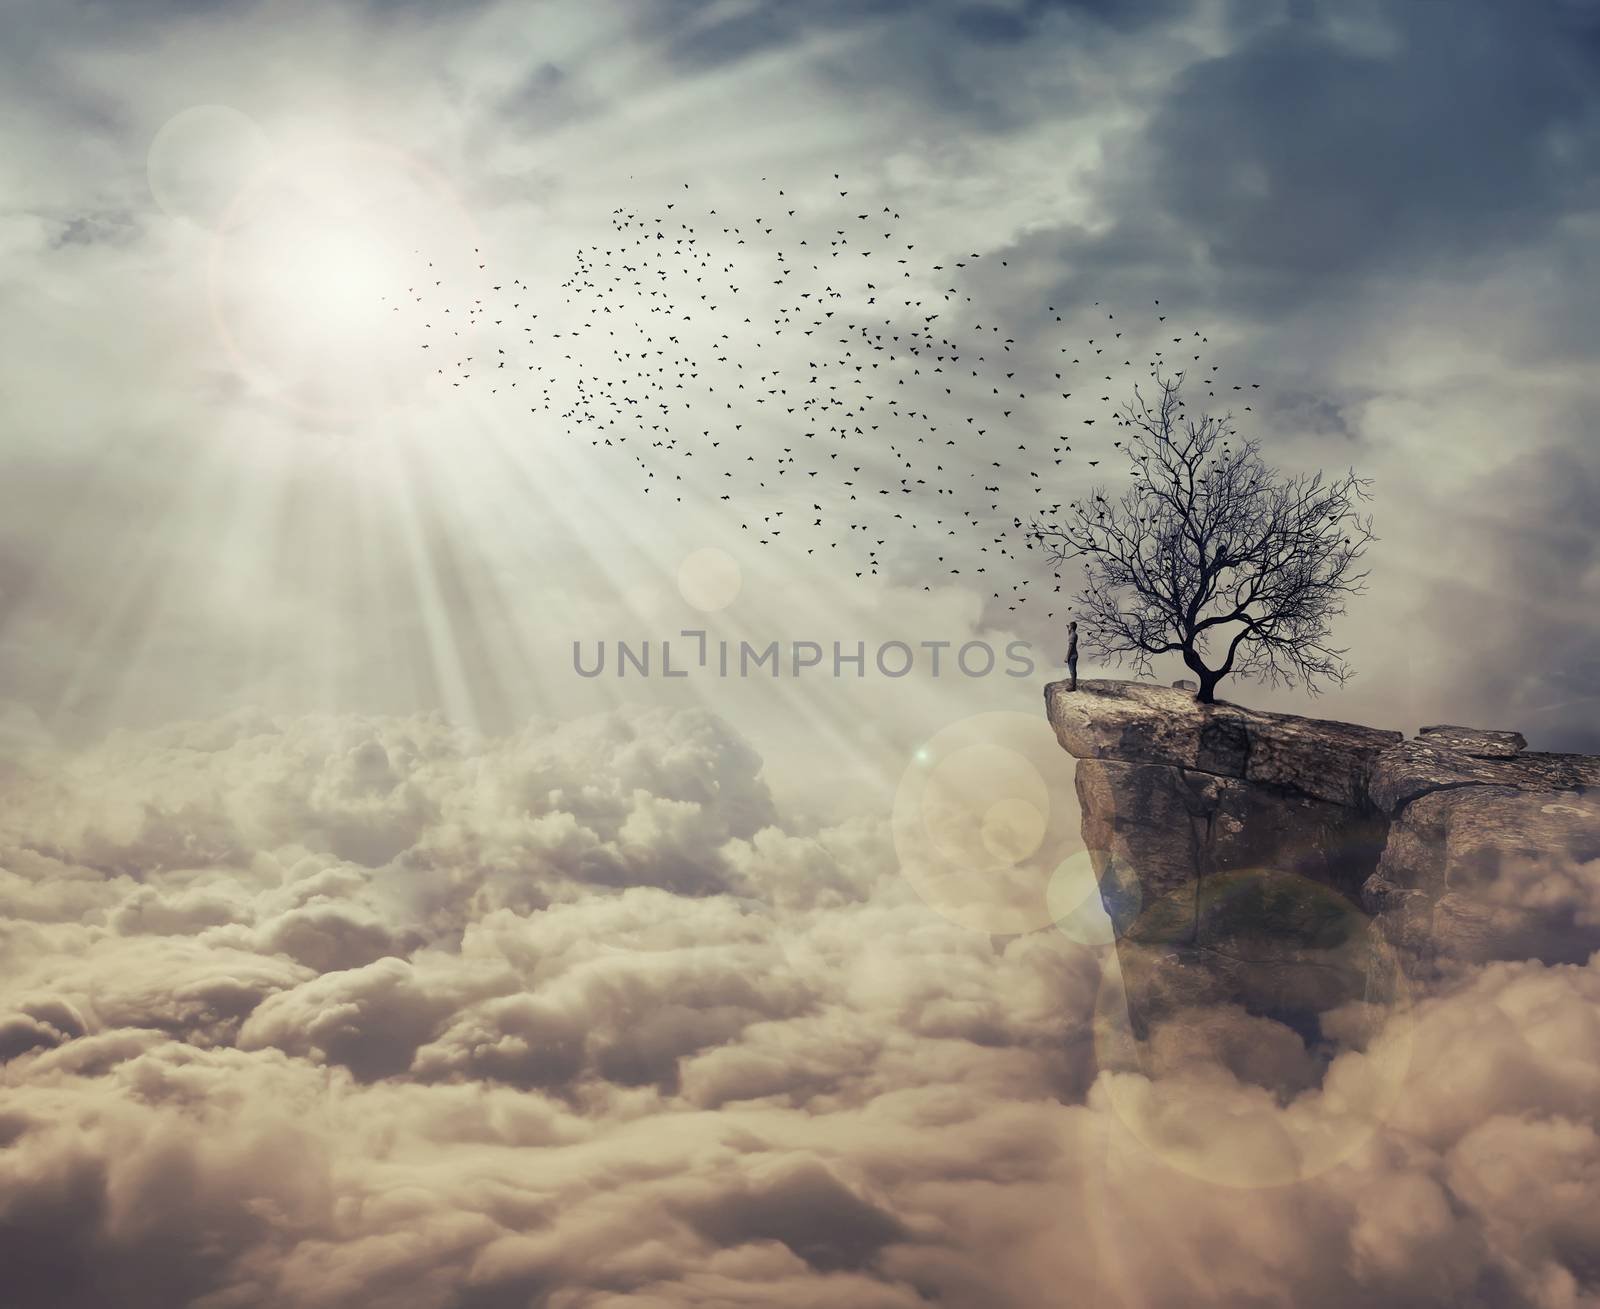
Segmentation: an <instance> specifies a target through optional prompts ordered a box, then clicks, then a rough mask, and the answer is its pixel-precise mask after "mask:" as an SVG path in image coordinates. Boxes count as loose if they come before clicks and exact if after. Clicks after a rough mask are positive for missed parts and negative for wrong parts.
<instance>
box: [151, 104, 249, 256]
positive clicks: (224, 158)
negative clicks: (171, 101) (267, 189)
mask: <svg viewBox="0 0 1600 1309" xmlns="http://www.w3.org/2000/svg"><path fill="white" fill-rule="evenodd" d="M271 153H272V147H271V144H270V142H269V141H268V140H267V135H266V133H265V132H263V131H262V130H261V128H260V127H259V126H257V125H256V123H255V122H254V120H252V119H251V118H249V117H248V116H247V115H245V114H242V113H240V112H239V110H237V109H234V108H232V107H231V106H228V105H220V104H206V105H192V106H191V107H190V108H188V109H185V110H183V111H181V112H180V113H176V114H174V115H173V116H172V117H171V118H169V119H167V121H166V122H165V123H163V124H162V125H161V127H160V128H159V129H158V130H157V132H156V134H155V136H154V137H152V138H151V140H150V149H149V152H148V154H147V155H146V157H145V177H146V179H147V180H148V182H149V184H150V194H151V195H152V196H154V197H155V201H156V203H157V204H158V205H160V206H161V208H162V210H163V211H165V213H166V214H167V215H168V217H170V218H175V219H178V220H180V221H183V222H189V223H193V224H194V225H195V226H196V227H199V228H203V229H204V230H206V231H212V232H214V231H216V230H218V229H219V228H220V227H221V226H222V223H223V219H224V217H225V216H226V214H227V212H228V209H229V207H230V206H231V205H232V204H233V201H234V199H235V197H236V196H237V195H238V194H239V192H240V191H242V190H243V189H244V187H245V184H246V183H247V182H248V181H249V179H250V178H251V177H252V176H254V175H255V174H256V173H257V172H258V171H259V170H260V169H261V168H262V167H263V166H264V165H265V164H266V162H267V159H268V157H269V156H270V155H271Z"/></svg>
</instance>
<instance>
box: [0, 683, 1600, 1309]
mask: <svg viewBox="0 0 1600 1309" xmlns="http://www.w3.org/2000/svg"><path fill="white" fill-rule="evenodd" d="M0 827H3V831H4V846H3V849H0V944H3V956H0V957H3V958H4V960H5V965H4V971H3V995H4V1004H3V1006H0V1013H3V1016H0V1060H3V1062H0V1082H3V1084H4V1087H5V1094H4V1101H3V1103H4V1110H3V1112H0V1255H3V1257H4V1262H5V1266H6V1268H7V1272H8V1296H9V1300H8V1303H11V1304H14V1305H16V1306H17V1309H35V1307H36V1306H37V1307H38V1309H44V1307H45V1306H52V1307H53V1309H62V1307H65V1309H76V1307H77V1306H84V1307H87V1306H90V1305H99V1304H103V1303H105V1302H106V1301H107V1299H108V1298H114V1299H117V1300H118V1302H120V1303H125V1304H129V1305H134V1306H145V1305H149V1306H157V1305H161V1306H172V1305H178V1304H182V1305H195V1306H203V1307H205V1309H212V1307H214V1306H241V1307H242V1306H269V1305H270V1306H276V1307H280V1309H281V1307H293V1309H299V1307H300V1306H305V1307H306V1309H311V1307H313V1306H314V1307H317V1309H327V1307H332V1306H346V1305H350V1306H354V1305H358V1304H371V1303H383V1304H385V1305H397V1306H402V1307H404V1309H412V1307H413V1306H414V1307H415V1309H446V1307H449V1309H456V1307H463V1309H465V1307H467V1306H474V1307H484V1306H506V1307H507V1309H509V1307H510V1306H530V1305H550V1306H587V1305H612V1304H623V1303H628V1304H643V1305H660V1306H676V1305H739V1304H754V1303H761V1304H794V1305H815V1304H823V1303H826V1304H840V1305H849V1306H874V1307H876V1306H910V1305H916V1304H925V1303H929V1302H935V1303H945V1304H958V1305H974V1306H976V1305H1007V1306H1017V1307H1019V1309H1020V1307H1023V1306H1035V1305H1037V1306H1045V1305H1054V1304H1059V1303H1061V1302H1062V1300H1063V1298H1070V1299H1072V1300H1074V1301H1076V1302H1080V1303H1092V1304H1097V1305H1102V1304H1103V1305H1128V1306H1145V1305H1161V1306H1165V1305H1171V1306H1177V1305H1180V1304H1181V1305H1217V1306H1222V1305H1238V1304H1244V1303H1249V1304H1262V1305H1277V1304H1282V1305H1290V1304H1293V1305H1296V1306H1308V1305H1309V1306H1321V1305H1327V1306H1330V1307H1331V1306H1335V1305H1348V1304H1351V1303H1370V1304H1385V1305H1417V1306H1422V1305H1430V1306H1431V1305H1438V1306H1445V1305H1463V1304H1467V1305H1481V1306H1486V1307H1487V1306H1505V1305H1512V1306H1539V1307H1540V1309H1546V1307H1548V1309H1560V1307H1566V1306H1577V1305H1581V1304H1584V1303H1588V1302H1589V1301H1590V1299H1591V1298H1592V1297H1593V1296H1594V1295H1595V1294H1596V1286H1595V1282H1594V1278H1595V1268H1596V1266H1597V1265H1596V1255H1597V1253H1600V1229H1597V1228H1596V1226H1595V1224H1594V1223H1592V1222H1591V1221H1590V1220H1589V1218H1588V1217H1586V1215H1589V1214H1591V1213H1593V1212H1595V1211H1596V1208H1597V1201H1600V1193H1597V1186H1600V1183H1597V1180H1596V1179H1597V1178H1600V1136H1597V1124H1596V1106H1597V1105H1600V1024H1597V1023H1596V1021H1595V1019H1594V1015H1595V1013H1597V1012H1600V1004H1597V1002H1600V966H1596V965H1592V964H1591V965H1563V966H1553V967H1547V966H1543V965H1540V964H1537V963H1531V962H1516V961H1507V962H1499V963H1492V964H1488V965H1485V966H1482V967H1479V968H1477V969H1475V970H1473V971H1471V972H1469V973H1466V974H1464V975H1463V976H1461V977H1460V978H1458V979H1456V980H1455V981H1454V982H1453V983H1452V985H1451V987H1450V989H1448V990H1446V991H1443V992H1441V993H1439V994H1434V995H1426V996H1418V997H1417V998H1416V1001H1415V1003H1414V1004H1413V1005H1411V1006H1409V1007H1407V1008H1406V1009H1404V1010H1403V1011H1397V1012H1395V1013H1393V1014H1391V1015H1390V1016H1389V1017H1388V1019H1387V1020H1386V1021H1384V1022H1383V1023H1382V1024H1381V1025H1380V1026H1379V1028H1378V1029H1377V1031H1376V1032H1375V1033H1374V1032H1373V1031H1372V1030H1371V1025H1370V1023H1362V1022H1354V1021H1352V1022H1343V1020H1340V1019H1339V1018H1337V1016H1335V1017H1334V1018H1333V1019H1331V1020H1330V1022H1329V1024H1328V1033H1327V1035H1328V1036H1329V1038H1330V1040H1331V1042H1332V1045H1331V1047H1330V1049H1324V1050H1322V1051H1320V1052H1319V1053H1318V1054H1317V1055H1316V1057H1313V1056H1312V1054H1311V1052H1308V1051H1307V1050H1306V1048H1305V1047H1304V1045H1303V1044H1302V1042H1301V1041H1300V1039H1299V1038H1298V1037H1296V1036H1294V1035H1293V1034H1292V1033H1290V1032H1288V1030H1287V1029H1283V1028H1278V1027H1276V1026H1275V1025H1273V1024H1270V1023H1266V1022H1264V1020H1260V1019H1247V1018H1246V1017H1245V1016H1244V1015H1242V1014H1237V1013H1228V1012H1220V1013H1215V1014H1211V1015H1209V1016H1207V1017H1205V1018H1204V1019H1203V1021H1201V1020H1196V1021H1195V1022H1193V1023H1191V1024H1189V1025H1187V1026H1185V1027H1182V1028H1178V1029H1172V1030H1167V1031H1165V1032H1163V1033H1162V1034H1161V1035H1160V1036H1159V1037H1158V1038H1157V1040H1156V1042H1155V1044H1154V1045H1153V1046H1152V1048H1151V1050H1150V1051H1149V1052H1148V1055H1147V1057H1146V1059H1145V1060H1144V1062H1143V1063H1142V1064H1140V1065H1134V1066H1129V1065H1126V1064H1124V1063H1118V1062H1117V1061H1115V1060H1114V1059H1110V1057H1109V1054H1108V1050H1107V1046H1106V1033H1105V1031H1104V1030H1103V1024H1100V1025H1097V1021H1096V1012H1097V1005H1098V1006H1099V1007H1100V1009H1101V1011H1102V1016H1103V1010H1104V1004H1105V998H1104V995H1103V993H1102V970H1103V968H1104V967H1105V965H1106V964H1107V963H1108V961H1109V959H1110V956H1109V954H1108V953H1107V952H1106V951H1105V950H1104V948H1103V947H1093V946H1088V945H1083V944H1078V943H1075V942H1073V941H1071V940H1069V939H1068V938H1067V937H1066V936H1065V935H1063V934H1062V933H1061V932H1058V931H1055V930H1053V929H1046V930H1044V931H1041V932H1034V933H1030V934H1028V935H1024V936H1020V937H1014V938H1010V939H1000V938H994V939H991V938H990V937H989V936H987V935H985V934H983V933H980V932H976V931H973V930H971V929H969V928H963V927H961V926H958V925H956V924H955V923H953V922H951V921H948V920H946V919H945V918H943V917H941V916H939V915H938V914H937V913H935V912H933V911H932V910H930V909H929V908H928V906H926V905H924V904H923V903H922V901H921V900H919V899H918V898H917V896H916V894H915V892H914V891H913V890H912V889H911V888H910V887H909V886H908V884H907V883H906V882H905V881H904V879H902V878H901V877H900V875H899V874H898V872H897V870H896V867H895V864H894V858H893V854H892V844H891V841H890V839H889V835H888V832H887V831H886V830H885V829H886V824H875V823H870V822H866V821H862V820H852V821H850V822H848V823H845V824H844V825H842V826H834V827H817V826H815V825H814V824H812V825H808V824H804V823H797V822H796V821H795V820H793V819H788V818H786V817H785V815H784V814H783V812H782V807H781V806H780V805H779V804H778V803H777V802H776V801H775V800H774V797H773V796H772V795H771V794H770V793H769V792H768V789H767V788H766V786H765V785H764V783H763V782H762V781H761V780H760V761H759V759H758V758H757V757H755V756H754V754H753V753H752V751H751V750H750V748H749V747H748V745H746V744H745V743H744V742H742V741H741V740H740V739H739V738H738V737H737V736H736V735H734V734H733V733H732V732H730V731H729V729H728V728H727V727H726V726H725V725H724V724H722V723H720V722H719V721H718V720H716V719H715V718H713V717H711V716H709V715H706V714H704V713H700V712H688V713H673V712H665V711H663V712H649V711H644V712H638V713H634V714H625V713H620V712H618V713H613V714H610V715H605V716H601V717H597V718H591V719H584V720H576V721H572V722H569V723H566V724H562V725H559V726H545V727H540V726H532V727H530V728H529V729H527V730H526V731H524V732H523V733H520V734H518V735H516V736H513V737H507V738H478V737H472V736H470V735H468V734H465V733H462V732H460V731H458V730H455V729H452V728H451V727H449V726H448V725H447V724H445V723H444V722H443V721H442V720H440V719H438V718H436V717H434V718H427V717H418V718H410V719H361V718H353V717H344V718H333V717H318V718H307V719H300V720H291V719H281V718H277V719H275V718H270V717H267V716H264V715H254V714H237V715H234V716H231V717H229V718H226V719H221V720H213V721H205V722H192V723H186V724H180V725H174V726H172V727H170V728H167V729H163V730H161V731H156V732H151V733H146V734H140V735H134V734H123V735H119V736H117V737H115V738H113V739H109V740H107V741H106V742H104V743H102V744H101V745H100V746H98V747H96V748H94V749H91V750H87V751H84V752H82V753H80V754H77V755H74V756H71V757H58V758H49V757H46V756H43V755H39V754H35V755H33V756H32V757H31V759H30V761H29V762H28V763H27V764H26V765H25V766H24V767H22V768H21V769H20V770H19V776H18V777H17V778H16V781H15V784H14V785H13V786H11V787H10V788H8V791H7V797H6V801H5V803H4V807H3V819H0ZM1342 1022H1343V1025H1342V1026H1341V1023H1342ZM1097 1026H1098V1027H1099V1028H1100V1030H1097ZM1330 1050H1331V1062H1330ZM1374 1070H1378V1071H1379V1072H1381V1073H1382V1075H1383V1076H1384V1077H1385V1078H1389V1079H1390V1080H1391V1082H1392V1084H1393V1085H1394V1086H1395V1087H1397V1088H1398V1093H1397V1094H1394V1095H1391V1096H1388V1097H1386V1098H1383V1099H1381V1101H1379V1100H1372V1099H1371V1098H1369V1097H1367V1096H1366V1093H1365V1092H1364V1090H1363V1087H1364V1086H1366V1085H1367V1084H1368V1083H1369V1082H1370V1079H1371V1077H1372V1076H1373V1074H1374ZM1386 1084H1387V1083H1386ZM1330 1140H1332V1141H1333V1142H1334V1147H1335V1148H1333V1149H1331V1151H1330V1150H1329V1149H1327V1148H1326V1143H1327V1142H1328V1141H1330ZM1296 1142H1299V1143H1300V1144H1299V1145H1297V1144H1296ZM1308 1142H1320V1143H1321V1144H1317V1145H1314V1146H1310V1147H1308V1146H1307V1144H1306V1143H1308ZM1307 1149H1309V1153H1305V1151H1306V1150H1307ZM1286 1151H1287V1152H1289V1153H1288V1154H1287V1155H1286V1154H1285V1152H1286ZM1297 1151H1300V1152H1302V1153H1301V1154H1299V1155H1298V1156H1297V1155H1296V1152H1297ZM1319 1151H1320V1152H1321V1153H1319ZM1296 1157H1299V1158H1300V1159H1301V1163H1302V1165H1304V1164H1305V1163H1306V1161H1308V1160H1309V1161H1313V1162H1314V1163H1315V1166H1314V1167H1312V1168H1310V1170H1309V1172H1307V1170H1306V1168H1304V1167H1300V1169H1299V1171H1300V1172H1301V1173H1304V1174H1305V1176H1304V1179H1303V1180H1301V1181H1298V1182H1292V1183H1289V1184H1286V1185H1285V1184H1281V1180H1282V1177H1283V1176H1284V1175H1285V1174H1284V1173H1283V1169H1284V1168H1285V1166H1287V1167H1288V1168H1289V1173H1288V1175H1290V1176H1293V1175H1296V1169H1297V1167H1298V1166H1297V1165H1296V1164H1295V1162H1294V1160H1295V1158H1296ZM1319 1160H1320V1162H1316V1161H1319ZM1286 1161H1287V1164H1286Z"/></svg>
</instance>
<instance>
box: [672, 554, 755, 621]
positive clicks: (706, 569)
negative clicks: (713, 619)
mask: <svg viewBox="0 0 1600 1309" xmlns="http://www.w3.org/2000/svg"><path fill="white" fill-rule="evenodd" d="M743 586H744V575H743V574H742V573H741V571H740V569H739V562H738V560H736V559H735V558H734V557H733V556H732V555H730V554H729V553H728V552H727V551H726V550H718V549H717V548H716V547H715V546H706V547H705V548H703V549H700V550H695V551H692V552H691V553H689V554H687V555H685V556H684V559H683V562H682V563H681V564H679V565H678V593H679V594H680V595H681V596H683V598H684V600H685V601H686V602H688V603H689V604H690V605H692V606H693V607H694V608H696V609H698V610H700V611H701V612H702V613H707V614H713V613H716V612H717V611H718V610H721V609H726V608H727V607H728V606H729V605H731V604H732V603H733V602H734V601H735V600H737V599H738V598H739V591H740V589H741V588H742V587H743Z"/></svg>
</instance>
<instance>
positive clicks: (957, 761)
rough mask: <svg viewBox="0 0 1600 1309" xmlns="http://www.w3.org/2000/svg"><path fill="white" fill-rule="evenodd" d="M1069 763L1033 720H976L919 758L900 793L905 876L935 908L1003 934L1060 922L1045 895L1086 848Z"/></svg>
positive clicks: (947, 733)
mask: <svg viewBox="0 0 1600 1309" xmlns="http://www.w3.org/2000/svg"><path fill="white" fill-rule="evenodd" d="M1072 765H1073V761H1072V759H1071V757H1070V756H1069V755H1067V754H1065V753H1064V752H1063V751H1062V749H1061V747H1060V745H1059V744H1058V743H1057V742H1056V739H1055V736H1054V734H1053V733H1052V732H1051V731H1050V728H1049V727H1048V726H1047V725H1046V724H1045V723H1044V722H1043V721H1042V720H1040V719H1038V718H1035V717H1034V716H1032V715H1029V714H1017V713H990V714H978V715H976V716H974V717H972V718H967V719H964V720H962V721H961V722H958V723H954V724H952V725H951V726H949V727H946V728H945V729H943V730H942V731H940V732H939V733H937V734H936V735H935V736H934V737H933V738H932V739H931V740H929V741H927V742H926V743H925V744H923V745H922V746H920V747H919V748H918V749H917V750H916V751H915V752H914V753H913V755H912V761H911V764H910V766H909V767H908V768H907V769H906V771H905V773H904V774H903V775H902V777H901V782H900V786H899V788H898V790H897V792H896V795H895V804H894V816H893V830H894V840H895V851H896V853H897V854H898V855H899V859H900V869H901V872H902V873H903V874H904V875H905V877H906V879H907V880H908V881H909V882H910V883H911V884H912V886H913V887H914V888H915V889H916V891H917V893H918V894H919V895H920V896H921V897H922V898H923V900H924V901H926V902H927V904H928V905H929V906H930V907H931V908H932V909H934V910H935V911H936V912H938V913H939V914H941V915H942V916H943V917H945V918H947V919H949V920H950V921H951V922H953V923H957V924H959V925H961V926H963V927H970V928H972V929H974V930H976V931H983V932H990V933H994V934H1000V935H1012V934H1016V933H1021V932H1031V931H1036V930H1038V929H1039V928H1042V927H1045V926H1047V925H1048V924H1049V923H1050V922H1051V921H1052V918H1053V915H1052V912H1051V908H1050V905H1049V903H1048V901H1047V896H1046V888H1047V886H1048V884H1049V882H1050V878H1051V874H1052V871H1053V870H1054V869H1055V868H1057V867H1058V866H1059V865H1060V864H1061V863H1062V861H1063V860H1065V859H1066V858H1067V857H1068V856H1069V855H1070V854H1072V853H1073V851H1074V849H1075V848H1077V847H1078V845H1079V841H1078V837H1077V824H1078V806H1077V803H1076V799H1075V797H1074V793H1073V788H1072Z"/></svg>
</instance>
